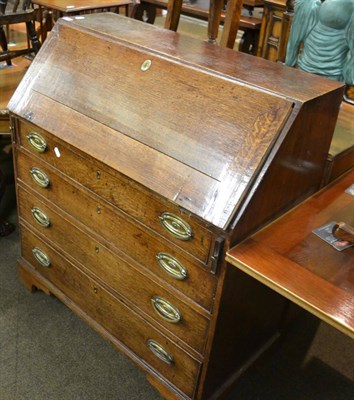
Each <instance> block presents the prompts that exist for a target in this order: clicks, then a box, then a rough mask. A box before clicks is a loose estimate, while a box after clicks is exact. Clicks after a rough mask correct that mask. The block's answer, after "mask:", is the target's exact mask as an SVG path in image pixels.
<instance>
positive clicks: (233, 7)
mask: <svg viewBox="0 0 354 400" xmlns="http://www.w3.org/2000/svg"><path fill="white" fill-rule="evenodd" d="M182 3H183V0H168V5H167V15H166V21H165V28H166V29H170V30H173V31H176V30H177V28H178V23H179V17H180V15H181V8H182ZM224 5H225V0H211V1H210V9H209V20H208V37H209V41H210V42H211V43H215V42H216V38H217V37H218V32H219V25H220V17H221V11H222V9H223V7H224ZM242 5H243V0H228V1H227V5H226V16H225V21H224V29H223V33H222V36H221V40H220V46H222V47H228V48H231V49H232V48H233V47H234V44H235V40H236V35H237V30H238V28H239V25H240V19H241V11H242Z"/></svg>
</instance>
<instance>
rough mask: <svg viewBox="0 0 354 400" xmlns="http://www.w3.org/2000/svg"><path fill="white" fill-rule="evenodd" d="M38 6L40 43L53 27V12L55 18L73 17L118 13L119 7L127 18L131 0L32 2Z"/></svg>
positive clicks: (34, 0)
mask: <svg viewBox="0 0 354 400" xmlns="http://www.w3.org/2000/svg"><path fill="white" fill-rule="evenodd" d="M32 3H33V4H35V5H37V6H39V19H40V23H41V38H42V42H43V41H44V40H45V39H46V36H47V32H48V31H50V30H51V29H52V27H53V17H52V14H53V12H56V14H57V15H56V17H55V18H54V19H56V18H57V17H63V16H67V17H73V16H75V15H79V14H85V13H92V12H97V11H102V10H109V11H113V10H114V12H117V13H119V7H124V9H125V15H126V16H128V7H129V5H130V4H132V3H133V1H132V0H32Z"/></svg>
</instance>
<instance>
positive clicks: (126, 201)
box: [19, 122, 212, 263]
mask: <svg viewBox="0 0 354 400" xmlns="http://www.w3.org/2000/svg"><path fill="white" fill-rule="evenodd" d="M29 137H30V140H29V139H28V138H29ZM19 138H20V144H21V146H23V147H25V148H26V149H27V150H29V151H30V152H31V153H32V154H35V155H36V156H38V157H40V158H41V159H42V160H43V161H45V162H47V163H49V164H50V165H53V166H55V167H56V168H58V169H59V170H60V171H62V172H63V173H65V174H66V175H68V176H69V177H71V178H72V179H74V180H75V181H77V182H79V183H80V184H82V185H84V186H85V187H87V188H88V189H90V190H92V191H93V192H95V193H97V194H98V195H100V196H102V197H103V198H104V199H106V200H107V201H108V202H110V203H112V204H114V205H115V206H116V207H118V208H120V209H122V210H123V211H124V212H126V213H127V214H129V215H131V216H132V217H134V218H136V219H137V220H139V221H140V222H142V223H143V224H145V225H147V226H149V227H150V228H151V229H154V230H156V231H157V232H158V233H159V234H161V235H163V236H165V237H166V238H168V240H170V241H172V242H174V243H176V244H177V245H178V246H179V247H182V248H183V249H184V250H185V251H188V252H189V253H191V254H193V255H194V256H195V257H197V258H198V259H200V260H202V261H204V262H205V263H206V262H207V260H208V256H209V251H210V245H211V240H212V234H211V232H210V231H208V230H207V229H205V228H204V227H203V226H201V225H200V224H198V223H197V222H196V220H195V219H193V217H191V216H190V215H188V214H186V213H183V212H182V211H181V210H180V208H179V207H177V206H174V205H173V204H172V203H170V202H168V201H166V200H163V199H162V198H159V197H158V196H156V195H153V194H152V193H150V192H148V191H147V190H144V188H143V187H141V186H140V185H138V184H137V183H134V182H133V181H131V180H129V178H127V177H125V176H123V175H121V174H119V173H118V172H117V171H113V170H110V171H109V172H107V167H106V166H104V165H103V164H101V163H99V162H97V161H94V160H93V159H88V158H87V156H86V157H85V158H84V157H82V156H81V155H80V152H79V151H78V150H77V149H75V150H74V149H72V148H70V147H69V146H68V145H67V144H64V143H63V142H62V141H59V140H58V139H56V138H54V137H53V136H52V135H50V134H49V133H48V132H46V131H44V130H42V129H40V128H38V127H36V126H34V125H32V124H29V123H25V122H20V123H19ZM31 143H32V144H31ZM189 232H191V237H189ZM179 237H181V238H182V239H180V238H179Z"/></svg>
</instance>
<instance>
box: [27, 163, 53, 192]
mask: <svg viewBox="0 0 354 400" xmlns="http://www.w3.org/2000/svg"><path fill="white" fill-rule="evenodd" d="M30 174H31V177H32V179H33V180H34V182H35V183H36V184H37V185H38V186H40V187H42V188H47V187H48V186H49V184H50V181H49V178H48V176H47V174H46V173H45V172H44V171H42V170H41V169H39V168H37V167H32V168H31V170H30Z"/></svg>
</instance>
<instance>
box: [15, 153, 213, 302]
mask: <svg viewBox="0 0 354 400" xmlns="http://www.w3.org/2000/svg"><path fill="white" fill-rule="evenodd" d="M17 158H18V163H17V178H18V179H19V180H22V181H23V182H25V183H26V184H27V185H29V186H30V187H31V188H32V189H34V190H36V191H37V192H38V193H39V194H40V195H42V196H44V197H45V198H47V199H48V200H50V201H51V202H53V203H55V204H57V205H58V206H59V207H60V208H61V209H63V210H64V211H65V212H66V213H68V214H70V215H72V216H73V217H75V218H76V219H77V220H79V221H80V222H81V223H82V224H83V225H84V226H85V227H88V228H90V229H91V230H92V231H93V232H95V233H97V234H99V235H100V236H102V237H103V238H105V239H106V240H107V241H108V244H109V247H111V245H112V244H113V245H114V246H115V247H117V248H118V249H120V250H122V251H123V252H124V253H125V254H128V255H129V256H130V257H132V258H133V259H134V260H135V261H137V262H138V263H140V264H141V265H143V266H144V267H145V268H147V269H149V270H151V271H155V272H157V271H159V272H158V274H159V275H161V273H162V272H163V271H162V272H161V271H160V269H161V267H160V266H159V265H158V264H157V256H158V255H159V254H168V255H170V256H172V257H174V259H176V260H178V261H179V262H180V263H181V264H182V265H183V266H185V267H186V268H187V270H188V271H190V270H192V269H193V270H194V269H195V270H196V269H197V268H200V269H201V270H202V271H204V272H206V271H205V268H203V265H204V264H203V263H201V262H199V261H198V260H196V259H195V258H194V257H192V256H190V255H189V254H188V253H185V252H183V251H181V249H180V248H178V247H177V246H175V245H174V244H173V243H171V242H169V241H168V240H166V239H164V238H163V237H161V236H159V235H157V234H155V233H154V232H153V231H151V230H148V229H146V228H145V227H144V226H143V225H141V224H136V223H135V222H134V221H133V220H132V219H130V218H128V217H127V216H126V215H125V214H123V213H121V212H119V211H118V210H117V209H115V208H113V207H112V206H110V205H109V204H107V203H105V202H103V201H102V199H100V198H98V197H96V196H94V195H89V193H88V192H87V191H84V190H80V189H79V188H77V187H76V186H73V185H71V184H70V183H69V182H68V181H66V180H64V179H62V177H60V176H59V174H56V173H55V171H54V170H53V169H51V168H50V167H49V166H47V165H45V166H43V165H42V164H41V163H39V162H38V161H37V160H35V161H36V162H33V160H31V159H30V158H29V157H27V156H26V155H25V154H23V153H21V152H18V154H17ZM33 166H39V167H40V169H42V170H43V171H44V172H45V173H46V174H47V175H48V176H49V179H50V182H51V183H50V185H49V186H48V187H46V188H43V187H40V186H38V185H37V184H36V183H35V182H34V180H33V179H32V177H31V175H30V172H29V171H30V170H31V169H32V168H33ZM161 276H162V275H161ZM164 276H165V279H169V281H171V280H173V281H175V279H173V278H172V279H171V278H170V276H169V275H168V274H167V273H164ZM202 276H205V275H202ZM187 279H189V278H187ZM213 282H215V281H214V280H213ZM173 283H174V282H173ZM178 283H179V284H180V287H181V282H178ZM183 283H184V282H183ZM208 289H209V290H210V289H212V290H213V291H212V292H207V293H205V295H204V296H205V297H210V298H212V297H213V295H214V289H215V286H214V285H212V287H210V286H209V287H208Z"/></svg>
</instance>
